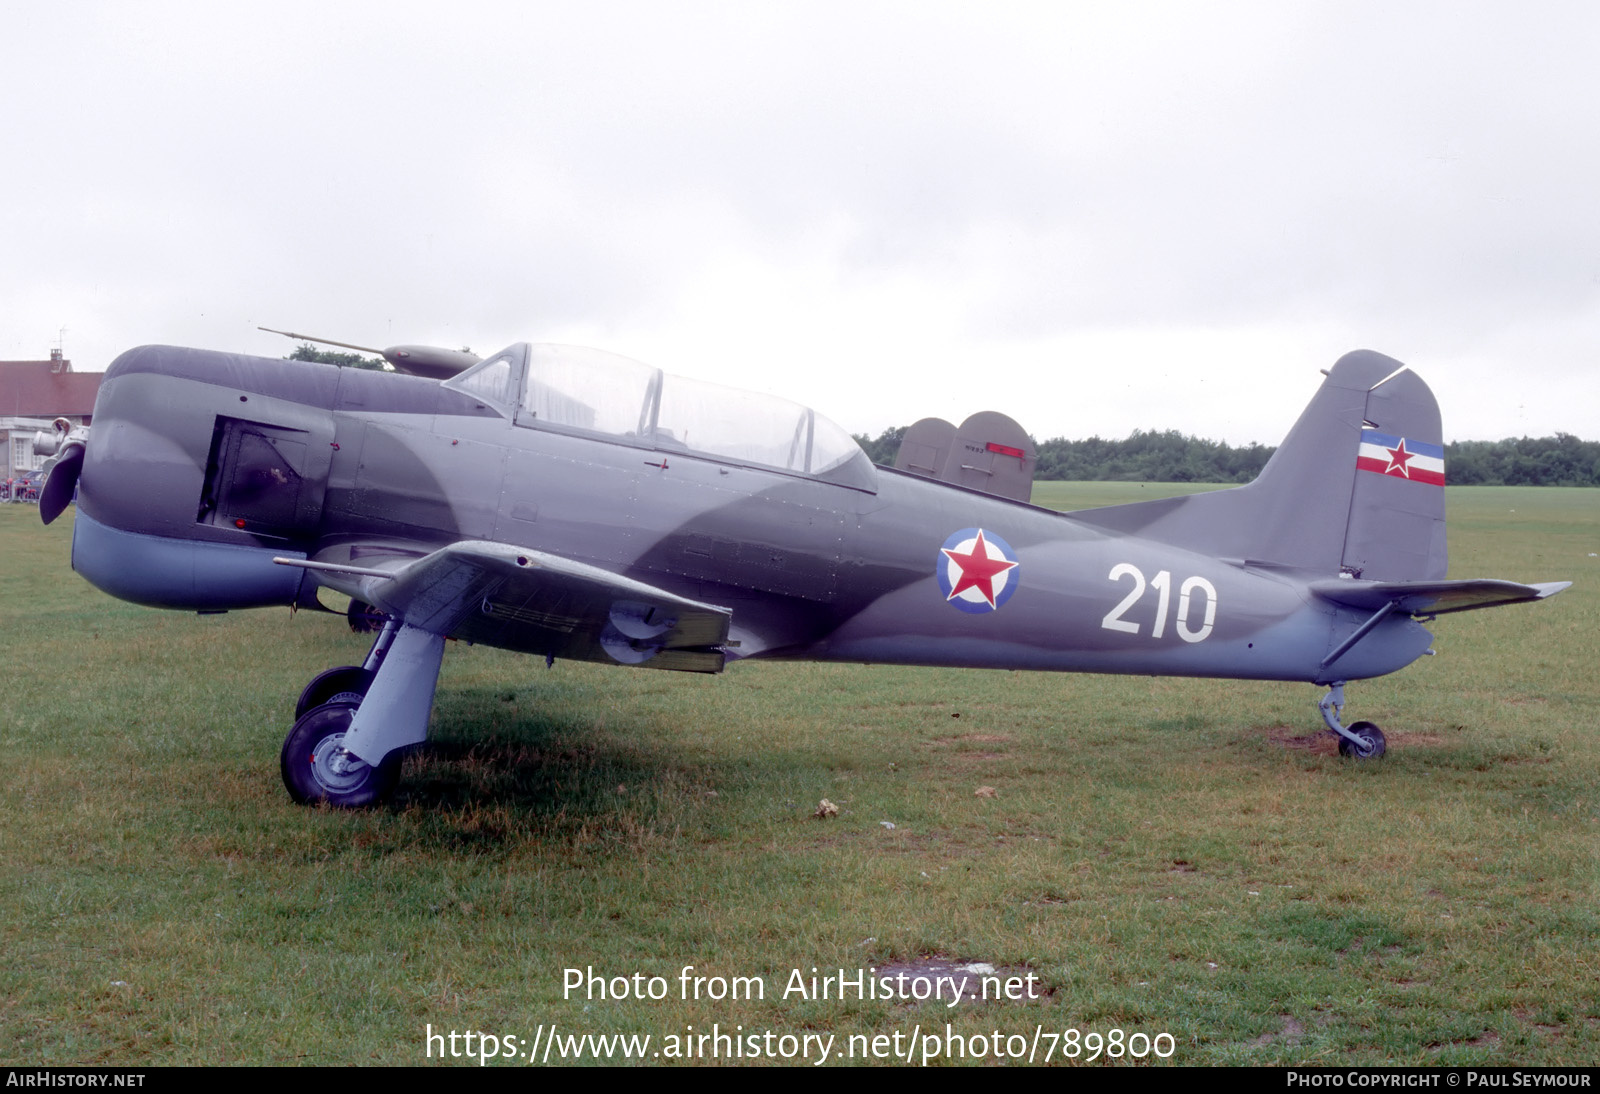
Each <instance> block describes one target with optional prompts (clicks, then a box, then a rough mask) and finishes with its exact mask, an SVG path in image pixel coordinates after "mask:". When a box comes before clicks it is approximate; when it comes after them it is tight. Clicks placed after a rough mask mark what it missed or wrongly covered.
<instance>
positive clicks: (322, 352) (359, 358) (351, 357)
mask: <svg viewBox="0 0 1600 1094" xmlns="http://www.w3.org/2000/svg"><path fill="white" fill-rule="evenodd" d="M287 360H290V361H315V362H317V363H319V364H323V365H338V366H339V367H340V368H366V369H373V370H375V371H377V372H393V371H394V368H393V366H391V365H390V364H389V363H388V362H387V361H384V360H382V359H381V358H378V357H365V356H363V355H361V354H359V353H336V352H334V351H333V350H328V349H318V348H317V347H316V346H313V345H312V344H311V343H310V342H301V343H300V344H299V345H298V346H296V347H295V348H294V352H293V353H291V354H289V355H288V357H287Z"/></svg>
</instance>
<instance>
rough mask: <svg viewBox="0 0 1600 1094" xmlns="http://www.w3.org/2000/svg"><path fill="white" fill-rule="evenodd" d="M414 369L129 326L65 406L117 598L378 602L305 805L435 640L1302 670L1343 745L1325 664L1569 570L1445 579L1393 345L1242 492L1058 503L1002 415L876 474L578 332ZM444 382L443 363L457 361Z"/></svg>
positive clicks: (320, 701)
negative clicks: (1046, 500)
mask: <svg viewBox="0 0 1600 1094" xmlns="http://www.w3.org/2000/svg"><path fill="white" fill-rule="evenodd" d="M384 352H385V355H386V356H387V357H389V359H390V360H391V361H393V362H395V363H396V364H397V365H399V366H400V367H401V368H402V369H405V370H406V371H410V372H412V373H414V374H413V375H396V374H393V373H384V372H374V371H365V370H358V369H348V368H334V367H331V366H329V365H325V364H318V363H306V362H298V361H290V360H278V359H269V358H257V357H246V356H240V355H235V354H226V353H216V352H209V351H205V350H198V349H179V348H174V347H168V346H145V347H141V348H139V349H134V350H130V351H128V352H127V353H124V354H123V355H122V356H121V357H119V358H118V359H117V360H116V362H115V363H114V364H113V365H112V366H111V368H110V369H109V370H108V371H107V373H106V376H105V380H104V382H103V384H102V385H101V388H100V396H99V401H98V402H97V403H96V406H95V412H94V419H93V422H94V424H93V439H92V442H91V441H90V439H89V438H88V436H87V435H86V434H85V433H82V432H80V431H73V432H70V433H69V432H68V431H67V424H66V423H58V425H57V429H58V435H57V436H56V437H55V438H53V439H52V438H49V437H41V450H50V449H53V450H55V451H56V453H57V454H56V457H55V460H54V462H53V467H52V470H51V474H50V478H49V480H48V482H47V484H46V487H45V490H44V497H43V501H42V504H41V507H40V508H41V514H42V516H43V518H44V520H45V522H46V523H49V522H50V521H52V520H54V519H55V517H56V516H58V515H59V514H60V513H61V511H62V510H63V509H64V508H65V507H66V505H67V504H68V503H69V502H70V501H71V499H72V497H73V493H74V488H75V487H76V491H77V502H78V514H77V519H76V522H75V527H74V532H73V545H72V565H73V568H74V569H75V570H77V571H78V573H80V574H82V575H83V576H84V577H85V578H87V579H88V580H89V581H90V582H92V583H93V584H94V585H96V586H98V587H99V588H101V589H103V590H105V591H106V592H108V593H110V594H112V595H113V596H118V597H121V598H123V599H125V600H131V601H134V602H136V603H139V604H147V605H152V606H155V607H162V608H179V609H186V610H192V611H199V612H216V611H226V610H229V609H233V608H251V607H262V606H267V605H291V606H300V607H320V605H319V604H318V601H317V592H318V589H319V588H320V587H324V586H325V587H327V588H330V589H333V590H336V591H338V592H340V593H344V594H346V595H348V596H350V597H352V598H355V599H356V600H359V601H363V602H365V603H366V604H370V605H373V606H374V607H375V608H377V609H378V610H379V611H381V612H382V613H385V615H386V621H385V622H384V624H383V627H382V630H381V632H380V634H379V635H378V637H377V639H376V641H375V642H374V643H373V646H372V649H371V652H370V653H369V654H368V655H367V658H366V660H365V662H364V663H363V664H361V665H359V666H343V667H339V668H334V669H330V670H329V671H327V672H325V673H323V674H321V675H320V676H318V677H316V678H315V679H314V680H312V681H311V682H310V684H309V685H307V687H306V689H305V691H304V693H303V694H302V695H301V696H300V700H299V703H298V704H297V706H296V709H295V717H296V721H295V723H294V726H293V728H292V729H291V730H290V732H289V735H288V738H287V739H286V740H285V742H284V746H283V753H282V773H283V780H284V783H285V785H286V786H287V787H288V789H289V793H290V794H291V795H292V796H293V797H294V799H295V800H296V801H300V802H321V801H325V802H329V803H331V804H334V805H339V806H360V805H366V804H370V803H373V802H377V801H381V800H383V799H384V798H386V797H387V796H388V795H389V794H390V793H392V792H393V790H394V789H395V786H396V783H397V781H398V779H399V766H400V756H401V753H402V750H404V749H406V748H407V747H408V746H412V745H416V744H419V743H421V742H422V741H424V740H426V738H427V732H428V721H429V718H430V715H431V711H432V705H433V696H434V690H435V687H436V685H437V681H438V673H439V666H440V661H441V658H442V657H443V654H444V648H445V639H446V638H456V639H461V640H463V641H467V642H481V643H485V644H487V645H491V646H501V647H505V648H507V649H513V650H519V651H522V652H525V653H531V654H538V655H542V656H543V657H545V658H546V659H547V661H553V660H554V659H556V658H575V659H579V660H587V661H599V662H605V663H611V664H620V665H632V666H639V667H644V668H658V669H675V670H681V671H689V672H718V671H720V670H721V669H722V667H723V665H724V663H725V662H726V661H728V660H730V659H741V658H756V657H766V658H791V659H811V660H830V661H861V662H882V663H894V664H909V665H935V666H939V665H943V666H968V667H983V668H1007V669H1048V670H1057V671H1064V672H1101V673H1137V674H1147V675H1178V676H1206V677H1225V678H1233V679H1254V680H1292V681H1306V682H1311V683H1315V684H1319V685H1324V686H1327V687H1328V689H1329V690H1328V692H1327V694H1326V695H1325V696H1324V697H1323V698H1322V699H1321V701H1320V702H1319V703H1318V706H1319V709H1320V710H1321V713H1322V717H1323V720H1324V721H1325V722H1326V724H1327V726H1328V728H1329V729H1330V730H1331V731H1332V732H1333V733H1335V734H1337V735H1338V738H1339V749H1340V751H1341V752H1342V753H1344V754H1345V755H1347V756H1354V757H1361V758H1366V757H1374V756H1379V755H1382V754H1383V752H1384V748H1385V744H1384V737H1383V733H1382V731H1381V730H1379V728H1378V727H1377V726H1375V725H1373V724H1372V723H1370V722H1357V723H1355V724H1353V725H1349V726H1346V725H1344V724H1343V723H1342V722H1341V721H1340V718H1341V716H1342V714H1343V706H1344V692H1343V689H1344V684H1345V682H1346V681H1349V680H1357V679H1363V678H1366V677H1372V676H1380V675H1383V674H1385V673H1390V672H1394V671H1395V670H1397V669H1400V668H1403V667H1405V666H1406V665H1408V664H1410V663H1411V662H1412V661H1414V660H1416V659H1417V658H1418V657H1419V656H1421V655H1423V654H1424V653H1427V652H1430V651H1429V648H1428V647H1429V644H1430V642H1431V639H1432V636H1431V635H1430V634H1429V632H1428V631H1427V630H1426V629H1424V627H1423V623H1424V622H1427V621H1428V620H1430V619H1431V618H1432V617H1433V616H1437V615H1443V614H1445V613H1447V612H1456V611H1465V610H1468V609H1472V608H1484V607H1491V606H1495V605H1501V604H1510V603H1515V602H1520V601H1530V600H1541V599H1544V598H1545V597H1548V596H1551V595H1553V594H1554V593H1557V592H1559V591H1560V590H1561V589H1563V588H1565V587H1566V586H1567V584H1569V583H1567V582H1558V583H1549V584H1537V585H1524V584H1517V583H1513V582H1509V581H1496V580H1466V581H1462V580H1456V581H1450V580H1446V579H1445V571H1446V554H1445V522H1444V489H1443V485H1444V458H1443V457H1444V450H1443V447H1442V434H1441V430H1440V423H1439V411H1438V406H1437V404H1436V403H1435V401H1434V398H1433V395H1432V393H1431V392H1430V391H1429V390H1428V388H1427V386H1426V385H1425V384H1424V383H1423V382H1422V381H1421V380H1420V379H1419V378H1418V377H1417V376H1416V375H1415V374H1413V373H1412V372H1411V371H1409V370H1408V369H1406V368H1405V367H1404V366H1402V365H1401V364H1400V363H1399V362H1397V361H1393V360H1391V359H1389V358H1387V357H1384V356H1381V355H1379V354H1376V353H1371V352H1365V351H1361V352H1356V353H1351V354H1348V355H1346V356H1345V357H1343V358H1341V359H1340V360H1339V362H1338V363H1337V364H1335V365H1334V366H1333V368H1332V369H1331V370H1327V371H1326V379H1325V380H1324V381H1323V382H1322V386H1321V388H1320V389H1319V390H1318V391H1317V392H1316V394H1315V395H1314V397H1313V398H1312V400H1311V403H1310V405H1309V406H1308V407H1307V408H1306V410H1305V411H1304V413H1303V414H1302V415H1301V416H1300V419H1299V421H1298V422H1297V423H1296V424H1295V426H1294V428H1293V429H1292V430H1291V431H1290V433H1289V435H1288V438H1287V439H1286V440H1285V441H1284V442H1283V444H1282V445H1281V446H1280V447H1279V448H1278V450H1277V452H1276V454H1275V455H1274V456H1273V457H1272V459H1271V461H1270V462H1269V463H1268V464H1267V465H1266V467H1265V469H1264V470H1263V471H1262V473H1261V475H1260V477H1259V478H1257V479H1256V480H1255V481H1254V482H1252V483H1250V484H1249V485H1247V486H1242V487H1239V488H1236V489H1231V490H1220V491H1216V492H1212V493H1202V494H1195V495H1190V496H1187V497H1176V498H1167V499H1162V500H1157V501H1147V502H1139V503H1135V504H1132V505H1117V506H1111V507H1107V508H1101V509H1089V510H1083V511H1079V512H1073V513H1058V512H1054V511H1051V510H1046V509H1043V508H1039V507H1036V506H1033V505H1031V504H1029V502H1028V499H1029V496H1030V491H1031V480H1032V470H1033V454H1034V450H1033V445H1032V442H1031V441H1030V440H1029V439H1028V437H1027V435H1026V434H1025V433H1024V432H1023V431H1022V430H1021V428H1020V427H1018V426H1017V425H1016V423H1015V422H1012V421H1011V420H1010V419H1008V418H1005V417H1004V416H1002V415H999V414H992V413H984V414H978V415H974V416H973V417H972V418H969V419H968V420H967V421H966V422H965V423H964V424H963V425H962V426H961V427H959V428H958V427H956V426H953V425H950V424H949V423H946V422H941V421H938V420H934V419H928V420H924V421H922V422H919V423H917V424H916V425H915V426H914V427H912V429H911V430H909V431H908V433H907V436H906V439H905V442H904V443H903V444H902V446H901V449H900V454H899V457H898V458H897V460H896V466H895V468H892V469H891V468H886V467H878V466H874V465H873V464H872V463H871V461H869V460H868V458H867V456H866V454H865V453H864V452H863V451H862V450H861V448H860V447H859V446H858V445H856V443H855V442H854V441H853V440H852V439H851V437H850V436H849V434H847V433H846V432H845V431H844V430H843V429H841V428H840V427H839V426H837V425H835V424H834V423H832V422H830V421H829V420H828V419H826V418H824V417H822V416H821V415H819V414H816V413H814V412H813V411H811V410H809V409H807V408H805V407H802V406H798V405H796V404H793V403H789V402H786V401H783V400H781V399H776V398H772V397H769V396H765V395H759V394H752V393H748V392H741V391H735V390H732V389H728V388H723V387H720V386H717V385H713V384H707V383H703V382H700V381H695V380H689V379H684V378H682V377H678V376H672V375H666V374H663V373H662V372H660V371H659V370H657V369H654V368H651V367H649V366H647V365H644V364H640V363H639V362H636V361H631V360H627V359H624V358H621V357H616V356H613V355H610V354H605V353H601V352H599V351H595V350H585V349H577V348H573V347H566V346H552V345H530V344H527V343H519V344H517V345H514V346H511V347H510V348H508V349H506V350H503V351H502V352H500V353H497V354H494V355H493V356H491V357H488V358H485V359H482V360H477V359H476V358H473V357H472V356H471V355H470V354H465V353H459V352H456V351H447V350H431V349H429V348H428V347H414V346H413V347H395V348H393V349H391V350H387V351H384ZM439 377H443V378H442V379H441V378H439Z"/></svg>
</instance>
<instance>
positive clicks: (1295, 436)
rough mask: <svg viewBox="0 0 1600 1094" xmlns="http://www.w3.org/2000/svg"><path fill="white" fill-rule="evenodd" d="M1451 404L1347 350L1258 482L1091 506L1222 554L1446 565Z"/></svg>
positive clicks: (1409, 566)
mask: <svg viewBox="0 0 1600 1094" xmlns="http://www.w3.org/2000/svg"><path fill="white" fill-rule="evenodd" d="M1443 486H1444V446H1443V438H1442V433H1441V430H1440V425H1439V406H1438V404H1437V403H1436V402H1435V401H1434V398H1433V393H1432V392H1431V391H1429V390H1428V385H1427V384H1424V383H1423V382H1422V380H1421V379H1420V378H1418V377H1417V375H1416V374H1415V373H1413V372H1411V371H1410V370H1409V369H1407V368H1406V367H1405V366H1404V365H1402V364H1401V363H1400V362H1399V361H1396V360H1394V359H1392V358H1389V357H1385V356H1383V355H1382V354H1380V353H1373V352H1371V351H1369V350H1358V351H1356V352H1355V353H1347V354H1345V355H1344V356H1343V357H1341V358H1340V359H1339V361H1338V363H1337V364H1335V365H1334V366H1333V368H1332V369H1330V370H1328V373H1327V379H1325V380H1324V381H1323V382H1322V386H1321V387H1320V388H1319V389H1318V390H1317V393H1316V395H1314V396H1313V397H1312V399H1311V402H1310V404H1309V405H1308V406H1307V407H1306V409H1305V411H1304V412H1303V413H1302V414H1301V415H1300V420H1299V421H1297V422H1295V424H1294V428H1293V429H1291V430H1290V431H1289V435H1288V437H1286V438H1285V439H1284V442H1283V443H1282V444H1281V445H1279V446H1278V450H1277V451H1276V452H1275V453H1273V456H1272V459H1270V460H1268V461H1267V466H1266V467H1264V468H1262V471H1261V474H1260V475H1259V476H1258V477H1257V478H1256V480H1255V481H1254V482H1252V483H1250V484H1249V485H1248V486H1241V487H1238V488H1237V489H1233V490H1218V491H1215V492H1212V493H1208V494H1190V495H1188V496H1186V497H1177V498H1163V499H1160V500H1157V501H1145V502H1136V503H1134V504H1132V505H1114V506H1108V507H1106V508H1103V509H1085V510H1080V511H1078V512H1076V513H1073V514H1071V515H1072V516H1073V517H1076V518H1077V519H1079V520H1082V521H1085V522H1086V523H1089V524H1094V525H1098V526H1100V527H1102V528H1108V529H1113V530H1115V531H1119V532H1126V533H1129V534H1133V535H1140V536H1145V537H1147V538H1150V539H1156V540H1160V541H1162V542H1165V543H1171V544H1173V545H1175V546H1180V547H1185V548H1188V549H1190V550H1195V551H1200V552H1203V553H1205V554H1210V555H1215V556H1217V557H1219V558H1236V559H1248V560H1251V561H1254V562H1263V563H1270V564H1274V565H1278V566H1285V567H1291V568H1293V569H1297V570H1309V571H1313V572H1317V573H1323V574H1328V575H1333V574H1337V573H1341V572H1342V573H1345V574H1348V575H1350V576H1353V577H1366V578H1369V579H1381V580H1385V581H1418V580H1437V579H1439V578H1442V577H1443V576H1444V574H1445V570H1446V562H1447V558H1446V553H1445V535H1444V489H1443Z"/></svg>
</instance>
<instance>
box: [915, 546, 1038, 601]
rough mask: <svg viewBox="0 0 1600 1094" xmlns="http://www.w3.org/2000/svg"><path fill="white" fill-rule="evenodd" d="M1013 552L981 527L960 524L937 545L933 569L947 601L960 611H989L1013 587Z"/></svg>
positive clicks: (1008, 594) (1015, 567)
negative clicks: (937, 553)
mask: <svg viewBox="0 0 1600 1094" xmlns="http://www.w3.org/2000/svg"><path fill="white" fill-rule="evenodd" d="M1019 565H1020V563H1018V562H1017V552H1015V551H1013V550H1012V549H1011V544H1009V543H1007V542H1006V541H1005V540H1003V539H1001V538H1000V537H999V536H997V535H995V534H994V533H993V532H986V531H984V530H983V529H982V528H963V529H962V530H961V531H959V532H957V533H956V534H955V535H953V536H951V537H950V538H949V539H947V540H945V541H944V546H943V547H941V548H939V559H938V563H937V567H936V571H935V572H936V573H937V574H938V575H939V588H940V589H942V590H943V591H944V598H945V601H946V602H947V603H950V604H954V605H955V606H956V607H958V608H960V609H961V610H962V611H964V612H992V611H995V610H996V609H998V608H999V607H1000V606H1001V605H1003V604H1004V603H1005V602H1006V601H1007V600H1010V599H1011V594H1012V593H1014V592H1016V591H1017V567H1018V566H1019Z"/></svg>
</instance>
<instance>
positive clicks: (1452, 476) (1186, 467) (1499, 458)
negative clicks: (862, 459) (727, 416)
mask: <svg viewBox="0 0 1600 1094" xmlns="http://www.w3.org/2000/svg"><path fill="white" fill-rule="evenodd" d="M905 432H906V427H905V426H895V427H893V428H891V429H886V430H884V431H883V432H882V433H881V434H879V435H878V436H877V437H875V438H871V437H867V436H865V435H860V436H857V437H856V441H857V442H858V443H860V445H861V447H862V448H864V449H866V452H867V455H868V456H870V457H871V458H872V462H873V463H880V464H885V465H892V464H893V463H894V457H895V453H896V452H898V451H899V449H900V440H901V438H903V437H904V436H905ZM1037 448H1038V463H1037V464H1036V466H1035V469H1034V478H1035V479H1070V480H1075V481H1106V480H1109V481H1123V482H1222V483H1245V482H1249V481H1250V480H1251V479H1254V478H1255V477H1256V476H1257V475H1258V474H1260V473H1261V469H1262V468H1263V467H1265V466H1266V463H1267V460H1269V459H1271V458H1272V454H1273V452H1275V451H1277V448H1276V446H1273V445H1263V444H1251V445H1245V446H1241V447H1235V446H1233V445H1229V444H1228V443H1227V442H1225V441H1209V440H1206V439H1204V438H1202V437H1191V436H1189V435H1188V434H1186V433H1179V432H1178V431H1176V430H1165V431H1156V430H1136V431H1134V432H1133V433H1132V434H1131V435H1130V436H1128V437H1127V438H1125V439H1123V440H1120V441H1118V440H1110V439H1107V438H1103V437H1090V438H1088V439H1087V440H1080V441H1069V440H1067V439H1066V438H1063V437H1057V438H1055V439H1053V440H1048V441H1044V442H1042V443H1039V444H1038V446H1037ZM1444 471H1445V480H1446V481H1447V482H1449V483H1450V484H1451V485H1453V486H1600V441H1585V440H1581V439H1579V438H1577V437H1575V436H1573V435H1572V434H1570V433H1557V434H1556V435H1555V436H1554V437H1513V438H1507V439H1506V440H1503V441H1454V442H1451V443H1450V444H1447V445H1445V446H1444Z"/></svg>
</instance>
